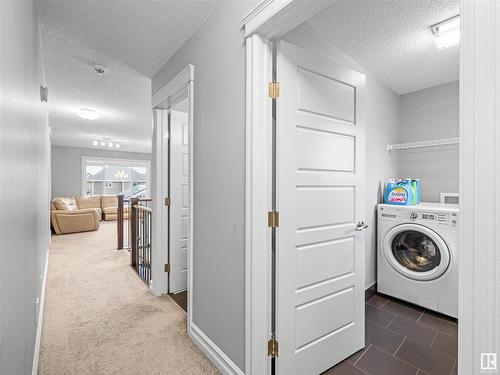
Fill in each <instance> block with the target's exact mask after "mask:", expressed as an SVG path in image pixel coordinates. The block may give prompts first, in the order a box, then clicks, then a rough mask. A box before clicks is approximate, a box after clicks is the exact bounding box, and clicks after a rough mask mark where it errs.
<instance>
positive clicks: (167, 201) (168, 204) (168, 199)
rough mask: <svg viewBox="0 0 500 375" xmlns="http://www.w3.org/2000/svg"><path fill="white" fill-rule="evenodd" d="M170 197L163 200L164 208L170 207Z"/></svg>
mask: <svg viewBox="0 0 500 375" xmlns="http://www.w3.org/2000/svg"><path fill="white" fill-rule="evenodd" d="M170 203H171V202H170V197H168V198H165V206H167V207H170Z"/></svg>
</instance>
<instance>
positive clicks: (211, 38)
mask: <svg viewBox="0 0 500 375" xmlns="http://www.w3.org/2000/svg"><path fill="white" fill-rule="evenodd" d="M257 3H258V1H257V0H255V1H231V2H222V3H221V4H220V5H219V6H218V7H217V10H216V11H215V13H214V14H213V15H212V16H211V17H210V18H209V19H208V21H207V22H206V23H205V24H204V25H203V26H201V27H200V29H199V30H198V31H197V32H196V33H195V34H194V35H193V36H192V37H191V38H190V39H189V40H188V41H187V42H186V43H185V44H184V45H183V46H182V47H181V48H180V49H179V50H178V51H177V53H176V54H175V55H174V56H173V57H172V58H171V59H170V60H169V61H168V62H167V64H165V66H164V67H163V68H162V69H160V71H159V72H158V73H157V74H156V75H155V76H154V77H153V79H152V90H153V94H154V93H156V92H157V91H158V90H159V89H160V88H161V87H163V85H165V84H166V83H167V82H169V81H170V80H171V79H172V78H173V77H175V75H177V74H178V73H179V72H180V71H181V70H182V69H184V68H185V67H186V65H188V64H193V65H194V66H195V81H194V134H193V136H194V171H193V173H194V185H193V189H194V218H193V219H194V233H193V247H194V249H193V283H194V285H193V290H192V291H190V292H191V293H192V295H193V310H192V313H193V322H194V324H196V326H197V327H198V328H200V329H201V330H202V331H203V332H204V333H205V335H206V336H208V338H209V339H210V340H212V341H213V342H214V343H215V344H216V345H217V346H218V347H219V348H220V349H221V350H222V351H223V352H224V353H225V354H226V355H227V356H228V357H229V358H230V359H231V360H232V361H233V362H234V363H235V364H236V365H237V366H238V367H239V368H240V369H244V363H245V314H244V311H245V303H244V302H245V285H244V280H245V274H244V260H245V254H244V227H245V225H244V204H245V190H244V188H245V94H244V93H245V48H244V40H243V34H242V30H241V26H242V24H241V19H242V17H243V16H244V15H245V14H246V13H247V12H248V11H250V10H251V9H252V8H253V7H254V6H255V5H256V4H257Z"/></svg>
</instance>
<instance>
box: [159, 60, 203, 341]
mask: <svg viewBox="0 0 500 375" xmlns="http://www.w3.org/2000/svg"><path fill="white" fill-rule="evenodd" d="M194 68H195V67H194V65H191V64H190V65H188V66H186V67H185V68H184V69H183V70H182V71H181V72H180V73H179V74H178V75H177V76H175V77H174V78H173V79H172V80H171V81H170V82H168V83H167V84H166V85H164V86H163V87H162V88H161V89H160V90H159V91H158V92H157V93H156V94H155V95H153V97H152V100H151V104H152V109H153V142H154V144H153V147H154V152H153V165H152V168H151V170H152V173H153V176H154V179H153V180H154V184H153V189H152V198H153V229H154V232H153V247H152V260H153V262H152V276H153V277H152V280H153V285H152V289H153V293H154V294H155V295H157V296H159V295H162V294H166V293H168V274H167V273H166V272H165V269H164V265H165V264H166V263H167V262H168V240H169V239H168V236H165V235H164V233H165V231H162V228H165V227H168V225H169V223H168V217H165V216H164V215H158V213H159V212H160V213H161V212H164V209H165V206H164V198H166V197H165V196H164V191H165V186H164V182H165V179H164V174H163V172H164V171H165V169H166V168H167V169H168V152H167V153H164V152H163V151H164V145H163V140H164V139H165V137H168V133H166V131H168V129H164V128H163V126H159V124H162V123H163V122H162V120H163V113H164V112H166V111H167V110H169V109H170V108H171V107H172V106H173V105H174V104H176V103H177V102H179V100H181V99H184V98H185V97H186V94H187V98H188V101H189V110H188V158H189V174H188V185H189V220H188V260H187V266H188V271H187V277H188V291H190V290H192V289H193V288H192V286H193V272H192V264H193V241H192V233H193V225H194V220H193V217H194V215H193V211H194V205H193V181H194V177H193V163H194V157H193V150H194V147H193V146H194V145H193V112H194V111H193V109H194V106H193V99H194ZM160 107H161V108H160ZM154 244H159V245H158V246H156V245H154ZM156 275H160V277H156ZM192 301H193V296H192V294H191V293H188V311H187V320H188V324H187V329H188V333H189V334H190V332H191V325H192V324H191V323H192V305H193V304H192Z"/></svg>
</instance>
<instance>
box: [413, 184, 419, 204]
mask: <svg viewBox="0 0 500 375" xmlns="http://www.w3.org/2000/svg"><path fill="white" fill-rule="evenodd" d="M411 186H412V187H413V202H414V203H413V204H420V180H419V179H418V178H415V179H413V180H411Z"/></svg>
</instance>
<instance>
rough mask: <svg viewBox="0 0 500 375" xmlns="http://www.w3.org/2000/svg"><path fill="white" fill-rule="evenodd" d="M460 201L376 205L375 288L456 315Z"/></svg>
mask: <svg viewBox="0 0 500 375" xmlns="http://www.w3.org/2000/svg"><path fill="white" fill-rule="evenodd" d="M458 213H459V212H458V205H452V204H438V203H421V204H419V205H416V206H394V205H388V204H379V205H378V256H377V273H378V275H377V290H378V291H379V292H380V293H383V294H387V295H389V296H393V297H396V298H399V299H401V300H404V301H408V302H411V303H413V304H416V305H420V306H423V307H425V308H428V309H430V310H434V311H438V312H440V313H443V314H446V315H449V316H452V317H454V318H457V315H458V262H457V251H458V250H457V243H458Z"/></svg>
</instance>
